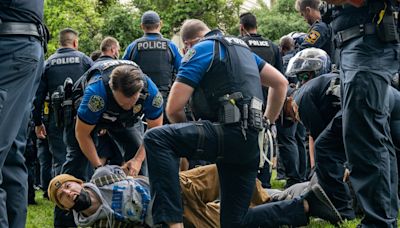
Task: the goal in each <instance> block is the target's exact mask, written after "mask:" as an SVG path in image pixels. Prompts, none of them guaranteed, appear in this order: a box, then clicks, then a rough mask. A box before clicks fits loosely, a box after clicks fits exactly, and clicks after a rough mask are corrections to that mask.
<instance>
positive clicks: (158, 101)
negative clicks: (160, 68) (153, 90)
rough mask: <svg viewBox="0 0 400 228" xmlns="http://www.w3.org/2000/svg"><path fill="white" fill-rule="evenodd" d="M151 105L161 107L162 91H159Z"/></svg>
mask: <svg viewBox="0 0 400 228" xmlns="http://www.w3.org/2000/svg"><path fill="white" fill-rule="evenodd" d="M151 105H152V106H153V107H155V108H161V106H162V105H163V97H162V95H161V93H160V92H158V93H157V95H156V96H155V97H154V98H153V102H152V103H151Z"/></svg>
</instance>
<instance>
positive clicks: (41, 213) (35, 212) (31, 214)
mask: <svg viewBox="0 0 400 228" xmlns="http://www.w3.org/2000/svg"><path fill="white" fill-rule="evenodd" d="M274 178H275V173H274V174H273V180H272V183H271V184H272V186H273V187H274V188H280V189H282V188H283V186H284V185H285V181H278V180H275V179H274ZM42 194H43V192H42V191H36V202H37V203H38V204H37V205H30V206H29V207H28V217H27V221H26V227H28V228H36V227H37V228H47V227H53V226H52V224H53V209H54V206H53V204H52V203H51V202H50V201H48V200H47V199H44V198H43V196H42ZM359 221H360V220H359V219H357V220H353V221H349V222H344V223H343V224H341V226H340V227H342V228H355V227H356V226H357V224H358V223H359ZM307 227H313V228H334V226H333V225H330V224H329V223H328V222H325V221H323V220H320V219H311V222H310V224H309V225H308V226H307Z"/></svg>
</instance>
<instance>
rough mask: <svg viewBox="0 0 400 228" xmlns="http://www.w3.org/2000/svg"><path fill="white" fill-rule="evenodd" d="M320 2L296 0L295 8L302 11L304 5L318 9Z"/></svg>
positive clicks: (318, 0)
mask: <svg viewBox="0 0 400 228" xmlns="http://www.w3.org/2000/svg"><path fill="white" fill-rule="evenodd" d="M320 4H321V1H320V0H296V6H295V8H296V10H297V11H304V10H305V9H306V7H310V8H311V9H314V10H319V6H320Z"/></svg>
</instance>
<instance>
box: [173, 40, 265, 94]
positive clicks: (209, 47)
mask: <svg viewBox="0 0 400 228" xmlns="http://www.w3.org/2000/svg"><path fill="white" fill-rule="evenodd" d="M215 42H216V41H213V40H206V41H202V42H200V43H197V44H196V45H194V46H193V48H192V49H189V50H188V52H187V53H186V55H185V56H184V57H183V59H182V65H181V67H180V68H179V71H178V75H177V81H179V82H182V83H185V84H187V85H189V86H191V87H193V88H196V87H197V86H198V85H199V83H200V81H201V80H202V78H203V76H204V74H205V73H206V72H207V71H208V70H209V68H210V66H211V64H212V60H213V56H214V51H213V50H214V43H215ZM219 45H220V58H221V59H223V58H225V53H226V48H225V47H224V46H223V45H222V44H219ZM253 56H254V59H255V61H256V63H257V66H258V69H259V71H261V69H262V68H263V67H264V65H265V64H267V63H266V62H265V61H264V60H263V59H261V58H260V57H259V56H258V55H256V54H254V53H253Z"/></svg>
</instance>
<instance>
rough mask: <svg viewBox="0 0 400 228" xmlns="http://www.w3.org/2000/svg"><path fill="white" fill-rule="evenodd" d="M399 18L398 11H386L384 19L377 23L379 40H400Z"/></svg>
mask: <svg viewBox="0 0 400 228" xmlns="http://www.w3.org/2000/svg"><path fill="white" fill-rule="evenodd" d="M397 20H398V18H397V12H396V13H388V14H386V13H385V15H384V16H383V18H382V20H380V21H378V23H377V24H376V30H377V34H378V37H379V40H381V41H382V42H386V43H398V42H399V41H400V39H399V32H398V28H397Z"/></svg>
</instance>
